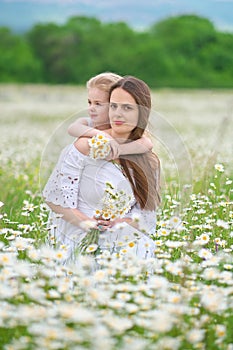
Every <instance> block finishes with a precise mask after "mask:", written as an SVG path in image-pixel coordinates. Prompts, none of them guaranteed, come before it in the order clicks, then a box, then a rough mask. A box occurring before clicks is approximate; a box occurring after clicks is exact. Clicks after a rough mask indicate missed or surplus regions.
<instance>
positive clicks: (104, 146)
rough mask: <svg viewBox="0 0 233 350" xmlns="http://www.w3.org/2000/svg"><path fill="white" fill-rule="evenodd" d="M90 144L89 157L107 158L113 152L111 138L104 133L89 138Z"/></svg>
mask: <svg viewBox="0 0 233 350" xmlns="http://www.w3.org/2000/svg"><path fill="white" fill-rule="evenodd" d="M88 143H89V146H90V153H89V157H90V158H92V159H105V158H106V157H107V156H108V155H109V153H110V152H111V146H110V140H109V139H108V138H107V137H106V136H105V135H103V134H98V135H96V136H93V137H92V138H91V139H90V140H88Z"/></svg>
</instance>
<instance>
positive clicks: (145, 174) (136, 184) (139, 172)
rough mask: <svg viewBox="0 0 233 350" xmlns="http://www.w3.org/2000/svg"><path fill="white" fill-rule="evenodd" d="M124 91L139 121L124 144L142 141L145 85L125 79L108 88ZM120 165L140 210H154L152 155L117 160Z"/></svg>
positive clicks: (155, 162)
mask: <svg viewBox="0 0 233 350" xmlns="http://www.w3.org/2000/svg"><path fill="white" fill-rule="evenodd" d="M117 88H121V89H123V90H125V91H127V92H128V93H129V94H130V95H131V96H132V97H133V98H134V100H135V102H136V103H137V105H138V110H139V118H138V123H137V126H136V127H135V128H134V129H133V130H132V131H131V134H130V136H129V138H128V142H130V141H134V140H138V139H139V138H140V137H142V135H143V133H144V131H145V129H146V127H147V124H148V120H149V115H150V111H151V94H150V89H149V87H148V85H147V84H146V83H145V82H144V81H143V80H140V79H138V78H136V77H133V76H126V77H124V78H122V79H120V80H119V81H118V82H116V83H115V84H114V85H113V86H112V87H111V88H110V96H111V93H112V92H113V90H115V89H117ZM120 164H121V166H122V167H123V169H124V172H125V174H126V176H127V177H128V179H129V181H130V183H131V186H132V188H133V191H134V196H135V198H136V200H137V202H138V203H139V205H140V207H141V209H147V210H155V209H156V208H157V206H158V205H159V204H160V161H159V158H158V157H157V155H156V154H155V153H154V152H151V151H149V152H146V153H143V154H129V155H127V156H120Z"/></svg>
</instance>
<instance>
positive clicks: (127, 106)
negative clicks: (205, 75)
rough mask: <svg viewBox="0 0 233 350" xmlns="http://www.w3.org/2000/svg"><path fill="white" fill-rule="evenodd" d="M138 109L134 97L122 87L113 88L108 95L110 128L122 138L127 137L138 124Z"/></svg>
mask: <svg viewBox="0 0 233 350" xmlns="http://www.w3.org/2000/svg"><path fill="white" fill-rule="evenodd" d="M138 117H139V111H138V106H137V103H136V101H135V99H134V98H133V97H132V96H131V95H130V94H129V93H128V92H127V91H125V90H123V89H122V88H116V89H115V90H113V92H112V94H111V96H110V104H109V119H110V124H111V127H112V130H113V131H114V133H116V134H118V135H119V136H120V137H122V138H128V136H129V135H130V133H131V131H132V130H133V129H134V128H135V127H136V126H137V124H138Z"/></svg>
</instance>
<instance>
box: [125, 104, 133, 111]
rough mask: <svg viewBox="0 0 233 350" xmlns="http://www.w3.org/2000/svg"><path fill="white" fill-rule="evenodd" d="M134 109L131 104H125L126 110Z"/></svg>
mask: <svg viewBox="0 0 233 350" xmlns="http://www.w3.org/2000/svg"><path fill="white" fill-rule="evenodd" d="M132 109H133V108H132V106H129V105H125V106H124V110H125V111H131V110H132Z"/></svg>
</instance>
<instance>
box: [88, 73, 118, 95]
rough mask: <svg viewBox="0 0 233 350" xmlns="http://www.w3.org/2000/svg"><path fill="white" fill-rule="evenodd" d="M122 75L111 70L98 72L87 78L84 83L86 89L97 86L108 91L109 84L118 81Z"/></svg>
mask: <svg viewBox="0 0 233 350" xmlns="http://www.w3.org/2000/svg"><path fill="white" fill-rule="evenodd" d="M120 79H122V77H121V76H120V75H118V74H115V73H111V72H104V73H100V74H98V75H96V76H94V77H93V78H91V79H89V80H88V81H87V83H86V87H87V89H90V88H98V89H100V90H102V91H106V92H109V90H110V88H111V86H112V85H113V84H115V83H117V82H118V80H120Z"/></svg>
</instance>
